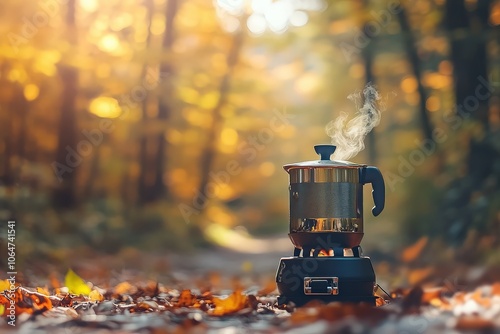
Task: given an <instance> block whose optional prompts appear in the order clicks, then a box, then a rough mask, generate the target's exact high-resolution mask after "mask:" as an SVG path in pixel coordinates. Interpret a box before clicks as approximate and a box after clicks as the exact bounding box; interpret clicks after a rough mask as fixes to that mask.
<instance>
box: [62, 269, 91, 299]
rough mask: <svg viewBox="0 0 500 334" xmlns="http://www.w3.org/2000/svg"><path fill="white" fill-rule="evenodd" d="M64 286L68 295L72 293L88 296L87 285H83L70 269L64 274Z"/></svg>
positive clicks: (80, 279) (83, 282)
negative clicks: (67, 290)
mask: <svg viewBox="0 0 500 334" xmlns="http://www.w3.org/2000/svg"><path fill="white" fill-rule="evenodd" d="M64 285H66V287H67V288H68V289H69V292H70V293H74V294H76V295H85V296H88V295H89V293H90V292H91V289H90V287H89V286H88V285H87V283H85V281H84V280H83V279H82V278H81V277H80V276H78V275H77V274H76V273H75V272H74V271H73V270H71V269H69V270H68V272H67V273H66V277H65V278H64Z"/></svg>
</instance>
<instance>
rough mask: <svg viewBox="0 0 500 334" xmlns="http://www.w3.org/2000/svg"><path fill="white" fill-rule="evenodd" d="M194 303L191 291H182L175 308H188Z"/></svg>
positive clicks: (194, 299)
mask: <svg viewBox="0 0 500 334" xmlns="http://www.w3.org/2000/svg"><path fill="white" fill-rule="evenodd" d="M195 302H196V298H195V296H194V295H193V294H192V293H191V290H182V292H181V294H180V295H179V301H178V302H177V306H179V307H189V306H193V305H194V303H195Z"/></svg>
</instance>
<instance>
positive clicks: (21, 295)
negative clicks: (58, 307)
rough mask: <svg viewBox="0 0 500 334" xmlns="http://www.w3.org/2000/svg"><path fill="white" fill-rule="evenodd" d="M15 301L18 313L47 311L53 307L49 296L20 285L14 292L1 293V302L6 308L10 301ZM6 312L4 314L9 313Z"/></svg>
mask: <svg viewBox="0 0 500 334" xmlns="http://www.w3.org/2000/svg"><path fill="white" fill-rule="evenodd" d="M11 300H13V301H14V303H15V312H16V315H18V314H21V313H28V314H33V313H34V312H36V311H42V312H43V311H46V310H50V309H51V308H52V302H51V301H50V299H49V297H48V296H45V295H42V294H41V293H38V292H31V291H28V290H26V289H24V288H21V287H18V288H17V289H16V290H15V291H14V292H12V293H10V292H9V293H6V294H5V296H4V295H0V304H2V305H3V306H4V307H5V308H6V309H7V308H8V307H9V306H10V301H11ZM7 313H8V312H5V313H4V315H7Z"/></svg>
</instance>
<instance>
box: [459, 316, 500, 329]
mask: <svg viewBox="0 0 500 334" xmlns="http://www.w3.org/2000/svg"><path fill="white" fill-rule="evenodd" d="M494 328H495V324H494V323H493V322H492V321H491V320H487V319H484V318H482V317H480V316H478V315H469V316H462V317H460V318H458V320H457V323H456V325H455V329H458V330H467V331H470V330H474V331H478V332H488V331H492V330H493V329H494Z"/></svg>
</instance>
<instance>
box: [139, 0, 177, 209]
mask: <svg viewBox="0 0 500 334" xmlns="http://www.w3.org/2000/svg"><path fill="white" fill-rule="evenodd" d="M177 9H178V1H177V0H169V1H168V2H167V7H166V14H165V17H166V27H165V34H164V35H163V41H162V50H164V51H165V50H166V51H170V50H171V48H172V44H173V42H174V20H175V16H176V14H177ZM148 38H149V37H148ZM144 74H145V73H144ZM171 74H172V66H171V64H170V62H169V61H165V60H164V61H162V62H161V64H160V73H159V77H160V80H165V78H168V77H169V76H170V75H171ZM166 80H168V79H166ZM163 86H164V87H166V86H167V85H165V84H164V85H163ZM166 90H167V91H166V92H165V94H162V96H160V97H159V98H158V116H157V119H158V121H159V122H161V124H167V121H168V119H169V118H170V113H171V111H170V105H169V103H170V101H168V100H167V99H166V98H169V97H170V94H169V93H170V88H169V87H167V89H166ZM146 101H147V99H145V100H144V101H143V119H147V109H146V108H147V102H146ZM165 126H166V125H165ZM140 152H141V153H140V157H141V174H140V176H139V200H140V201H141V202H142V203H148V202H153V201H155V200H158V199H160V198H161V197H162V196H165V195H166V194H167V187H166V185H165V182H164V180H163V174H164V173H165V156H166V141H165V132H164V131H161V132H160V133H159V134H157V135H156V138H151V137H148V135H147V134H146V135H145V136H144V137H143V138H142V139H141V148H140Z"/></svg>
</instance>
